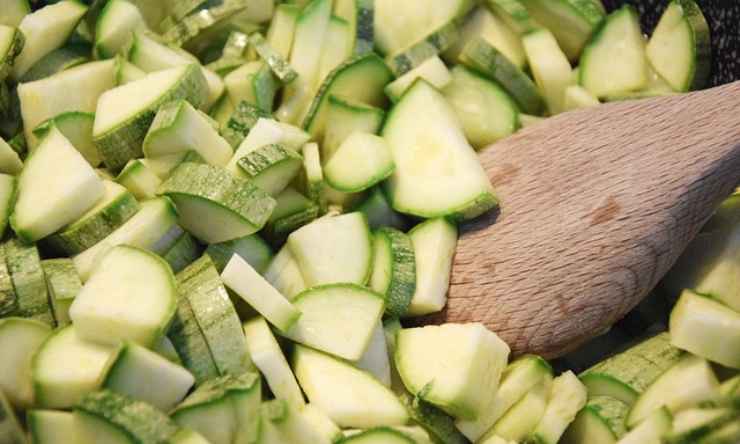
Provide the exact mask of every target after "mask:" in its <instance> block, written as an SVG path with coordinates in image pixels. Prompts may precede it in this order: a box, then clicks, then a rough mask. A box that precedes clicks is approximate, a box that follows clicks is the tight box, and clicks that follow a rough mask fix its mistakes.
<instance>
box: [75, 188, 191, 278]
mask: <svg viewBox="0 0 740 444" xmlns="http://www.w3.org/2000/svg"><path fill="white" fill-rule="evenodd" d="M176 222H177V211H176V210H175V206H174V205H173V204H172V202H171V201H170V200H169V199H166V198H157V199H152V200H149V201H146V202H142V203H141V207H140V209H139V211H137V212H136V214H134V215H133V216H131V217H130V218H129V219H128V220H126V222H124V223H123V224H122V225H120V226H119V227H118V228H117V229H115V231H113V232H112V233H110V234H109V235H108V236H106V237H105V238H103V239H102V240H100V241H99V242H98V243H96V244H95V245H93V246H92V247H90V248H88V249H87V250H85V251H83V252H82V253H80V254H78V255H77V256H75V257H74V261H75V267H76V268H77V271H78V272H79V273H80V278H81V279H82V281H83V282H84V281H86V280H87V279H88V278H89V277H90V273H91V272H92V270H93V268H94V267H95V265H97V262H96V261H98V260H99V259H101V258H102V257H103V256H104V255H105V254H106V253H107V252H108V251H109V250H110V249H111V248H113V247H115V246H117V245H124V244H125V245H131V246H134V247H139V248H144V249H147V250H157V249H158V248H159V247H160V245H159V243H160V242H161V241H162V240H163V239H164V238H166V236H167V235H168V233H170V231H171V230H172V229H173V227H175V224H176ZM178 230H179V228H178Z"/></svg>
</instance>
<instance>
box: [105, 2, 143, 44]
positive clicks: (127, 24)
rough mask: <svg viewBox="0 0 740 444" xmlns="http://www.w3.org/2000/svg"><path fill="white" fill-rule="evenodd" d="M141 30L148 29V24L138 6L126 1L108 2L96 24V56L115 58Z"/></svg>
mask: <svg viewBox="0 0 740 444" xmlns="http://www.w3.org/2000/svg"><path fill="white" fill-rule="evenodd" d="M139 29H146V23H145V22H144V17H143V16H142V15H141V12H139V8H137V7H136V5H134V4H133V3H129V2H127V1H125V0H111V1H109V2H107V3H106V4H105V6H103V9H102V11H100V15H99V16H98V18H97V21H96V22H95V46H94V51H95V54H96V55H97V57H98V58H100V59H107V58H111V57H113V56H115V55H116V54H117V53H118V52H119V50H120V49H121V48H123V47H124V45H126V44H127V43H128V41H129V39H130V38H131V33H132V32H133V31H136V30H139Z"/></svg>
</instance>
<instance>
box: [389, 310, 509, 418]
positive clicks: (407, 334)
mask: <svg viewBox="0 0 740 444" xmlns="http://www.w3.org/2000/svg"><path fill="white" fill-rule="evenodd" d="M397 341H398V343H397V349H396V353H395V360H396V366H397V368H398V372H399V374H400V375H401V378H402V379H403V382H404V385H405V386H406V388H408V390H409V391H410V392H411V393H423V398H424V399H425V400H426V401H428V402H430V403H432V404H435V405H437V406H439V407H440V408H441V409H443V410H445V411H446V412H448V413H450V414H451V415H453V416H456V417H459V418H464V419H475V418H477V417H478V416H479V415H480V414H482V413H483V410H484V408H486V407H488V406H489V405H490V404H491V400H492V399H493V397H494V396H495V393H496V388H497V387H498V384H499V380H500V378H501V373H502V372H503V370H504V368H505V367H506V362H507V360H508V358H509V347H508V346H507V345H506V343H505V342H504V341H502V340H501V339H499V337H498V336H496V334H495V333H493V332H490V331H488V330H487V329H486V328H485V327H484V326H483V325H481V324H445V325H441V326H428V327H422V328H409V329H403V330H401V331H399V332H398V337H397ZM449 362H456V363H458V364H457V365H456V367H455V368H454V369H450V368H449ZM481 387H486V388H487V390H481Z"/></svg>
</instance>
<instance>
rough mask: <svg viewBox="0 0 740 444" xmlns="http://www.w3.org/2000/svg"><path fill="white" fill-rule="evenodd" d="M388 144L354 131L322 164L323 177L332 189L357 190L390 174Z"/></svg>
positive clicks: (374, 183) (391, 169)
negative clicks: (324, 164)
mask: <svg viewBox="0 0 740 444" xmlns="http://www.w3.org/2000/svg"><path fill="white" fill-rule="evenodd" d="M395 167H396V165H395V163H394V162H393V156H392V155H391V151H390V148H389V147H388V143H386V141H385V139H383V138H382V137H379V136H376V135H374V134H369V133H360V132H356V133H353V134H351V135H350V136H349V137H347V138H346V139H344V142H342V144H341V145H340V146H339V148H338V149H337V151H336V152H335V153H334V155H333V156H332V157H331V159H330V160H329V161H328V162H327V164H326V166H325V167H324V177H325V178H326V181H327V183H328V184H329V185H330V186H331V187H332V188H333V189H335V190H339V191H342V192H345V193H357V192H360V191H364V190H367V189H368V188H371V187H373V186H374V185H376V184H377V183H379V182H382V181H383V180H385V179H386V178H387V177H388V176H390V175H391V174H393V170H394V169H395Z"/></svg>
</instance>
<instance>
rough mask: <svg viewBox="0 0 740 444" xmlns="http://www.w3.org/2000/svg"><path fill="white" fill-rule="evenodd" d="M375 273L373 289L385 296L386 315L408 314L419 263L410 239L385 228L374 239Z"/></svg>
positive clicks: (372, 278)
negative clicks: (417, 263)
mask: <svg viewBox="0 0 740 444" xmlns="http://www.w3.org/2000/svg"><path fill="white" fill-rule="evenodd" d="M373 257H374V259H373V260H374V264H373V272H372V276H371V277H370V288H372V289H373V291H376V292H377V293H379V294H382V295H384V296H385V314H386V315H387V316H392V317H400V316H403V315H405V314H406V312H407V310H408V307H409V305H410V304H411V299H412V298H413V296H414V292H415V290H416V259H415V255H414V245H413V243H412V242H411V239H410V238H409V236H407V235H406V234H405V233H403V232H402V231H399V230H396V229H395V228H388V227H383V228H380V229H379V230H377V231H376V232H375V234H374V236H373Z"/></svg>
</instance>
